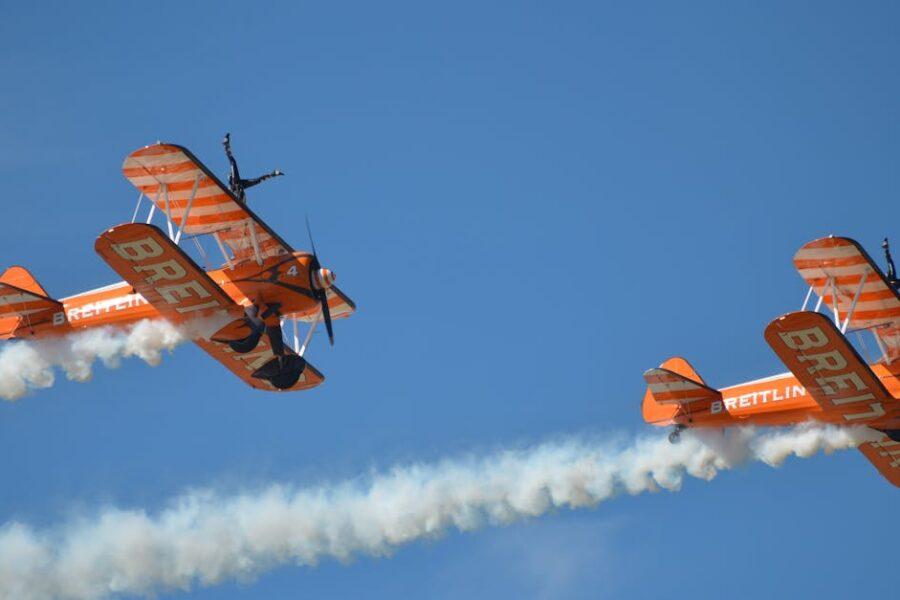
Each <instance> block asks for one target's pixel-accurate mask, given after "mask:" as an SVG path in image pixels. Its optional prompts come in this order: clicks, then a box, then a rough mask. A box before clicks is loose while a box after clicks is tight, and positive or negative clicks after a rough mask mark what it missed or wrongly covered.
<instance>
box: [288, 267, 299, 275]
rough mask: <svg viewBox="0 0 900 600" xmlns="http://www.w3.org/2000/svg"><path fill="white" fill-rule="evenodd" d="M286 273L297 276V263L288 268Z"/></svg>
mask: <svg viewBox="0 0 900 600" xmlns="http://www.w3.org/2000/svg"><path fill="white" fill-rule="evenodd" d="M287 274H288V275H290V276H291V277H296V276H297V265H294V266H292V267H291V268H290V269H288V270H287Z"/></svg>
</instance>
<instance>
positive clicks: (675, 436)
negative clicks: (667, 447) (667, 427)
mask: <svg viewBox="0 0 900 600" xmlns="http://www.w3.org/2000/svg"><path fill="white" fill-rule="evenodd" d="M685 429H687V427H685V426H684V425H676V426H675V429H673V430H672V432H671V433H669V443H670V444H677V443H678V442H680V441H681V432H682V431H684V430H685Z"/></svg>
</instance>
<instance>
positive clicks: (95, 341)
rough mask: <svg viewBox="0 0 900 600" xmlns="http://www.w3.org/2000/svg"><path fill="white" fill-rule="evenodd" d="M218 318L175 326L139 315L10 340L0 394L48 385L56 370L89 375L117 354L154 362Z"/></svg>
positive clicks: (0, 359)
mask: <svg viewBox="0 0 900 600" xmlns="http://www.w3.org/2000/svg"><path fill="white" fill-rule="evenodd" d="M222 324H224V322H223V320H222V319H221V318H215V319H198V320H196V321H192V322H190V323H189V324H187V325H182V326H180V327H176V326H175V325H172V324H171V323H169V322H168V321H164V320H152V321H151V320H144V321H139V322H137V323H135V324H134V325H130V326H128V327H126V328H114V327H101V328H96V329H85V330H82V331H76V332H73V333H70V334H68V335H63V336H58V337H53V338H44V339H38V340H28V341H25V340H14V341H9V342H4V343H3V344H2V347H0V398H3V399H4V400H17V399H19V398H21V397H22V396H24V395H26V394H28V393H29V392H31V391H33V390H35V389H40V388H48V387H51V386H52V385H53V384H54V382H55V381H56V371H57V370H61V371H62V372H63V373H65V375H66V377H67V378H68V379H70V380H72V381H79V382H86V381H90V379H91V376H92V374H93V365H94V363H95V362H96V361H98V360H99V361H100V362H101V363H103V365H104V366H105V367H107V368H110V369H115V368H117V367H118V366H119V365H120V364H121V362H122V359H123V358H129V357H132V356H135V357H138V358H140V359H142V360H143V361H145V362H146V363H147V364H149V365H152V366H156V365H158V364H159V362H160V360H162V353H163V351H169V352H171V351H172V350H173V349H174V348H175V347H176V346H178V345H179V344H181V343H183V342H185V341H188V340H190V339H193V338H194V337H197V336H198V335H209V334H210V333H211V332H212V331H215V330H216V328H218V327H219V326H221V325H222Z"/></svg>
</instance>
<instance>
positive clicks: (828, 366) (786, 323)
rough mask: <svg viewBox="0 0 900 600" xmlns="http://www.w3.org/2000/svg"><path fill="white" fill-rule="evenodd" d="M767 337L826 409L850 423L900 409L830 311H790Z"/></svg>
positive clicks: (772, 326) (788, 365) (878, 416)
mask: <svg viewBox="0 0 900 600" xmlns="http://www.w3.org/2000/svg"><path fill="white" fill-rule="evenodd" d="M765 338H766V341H767V342H768V343H769V345H770V346H771V347H772V349H773V350H774V351H775V354H777V355H778V357H779V358H780V359H781V360H782V362H784V364H785V365H786V366H787V367H788V368H789V369H790V370H791V372H792V373H793V374H794V376H795V377H796V378H797V379H798V380H799V381H800V383H801V384H803V386H804V387H805V388H806V391H808V392H809V394H810V396H812V398H813V399H814V400H815V401H816V402H817V403H818V404H819V406H820V407H821V408H822V410H824V411H826V412H830V413H834V414H836V415H840V416H843V420H844V421H845V422H850V423H852V422H865V421H871V420H874V419H879V418H881V417H884V416H885V415H886V414H887V413H888V411H890V412H891V413H894V412H897V411H900V402H898V401H897V400H895V399H894V398H893V397H892V396H891V394H890V392H888V391H887V389H885V387H884V385H883V384H882V383H881V381H880V380H879V379H878V377H877V376H876V375H875V373H873V372H872V369H870V368H869V365H867V364H866V363H865V362H864V361H863V360H862V358H860V356H859V354H857V353H856V350H855V349H854V348H853V346H851V345H850V343H849V342H848V341H847V339H846V338H845V337H844V336H843V334H841V332H840V331H839V330H838V328H837V327H836V326H835V325H834V323H833V322H832V321H831V319H829V318H828V317H827V316H825V315H823V314H821V313H817V312H810V311H801V312H793V313H788V314H786V315H784V316H783V317H779V318H777V319H775V320H774V321H772V322H771V323H769V326H768V327H766V332H765Z"/></svg>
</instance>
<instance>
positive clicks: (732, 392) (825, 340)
mask: <svg viewBox="0 0 900 600" xmlns="http://www.w3.org/2000/svg"><path fill="white" fill-rule="evenodd" d="M884 248H885V255H886V257H887V260H888V265H889V269H888V276H885V275H884V273H882V272H881V270H880V269H879V268H878V267H877V266H876V265H875V263H874V262H873V261H872V259H871V258H870V257H869V255H868V254H866V252H865V250H863V249H862V247H861V246H860V245H859V244H858V243H857V242H855V241H853V240H851V239H848V238H842V237H827V238H822V239H819V240H815V241H812V242H809V243H808V244H806V245H804V246H803V247H802V248H800V250H798V251H797V253H796V254H795V255H794V265H795V266H796V268H797V270H798V271H799V272H800V276H801V277H803V279H804V280H805V281H806V283H807V284H809V291H808V292H807V294H806V300H804V302H803V307H802V308H801V309H800V310H799V311H798V312H792V313H788V314H786V315H784V316H781V317H778V318H777V319H775V320H774V321H772V322H771V323H769V325H768V327H766V330H765V339H766V341H767V342H768V343H769V345H770V346H771V347H772V349H773V350H774V351H775V354H777V355H778V357H779V358H780V359H781V360H782V362H783V363H784V364H785V366H786V367H787V368H788V369H790V371H789V372H787V373H782V374H780V375H773V376H771V377H766V378H763V379H757V380H755V381H748V382H746V383H741V384H738V385H733V386H729V387H725V388H721V389H714V388H712V387H710V386H708V385H707V384H706V382H704V381H703V379H702V378H701V377H700V375H698V374H697V372H696V371H695V370H694V369H693V367H691V365H690V364H689V363H688V362H687V361H686V360H684V359H683V358H680V357H673V358H670V359H669V360H667V361H665V362H664V363H663V364H662V365H660V367H659V368H657V369H650V370H649V371H647V372H646V373H644V379H645V380H646V382H647V385H648V388H647V392H646V394H644V400H643V404H642V413H643V417H644V420H645V421H646V422H647V423H650V424H652V425H658V426H672V425H674V427H675V428H674V430H673V431H672V433H671V434H670V437H669V439H670V441H672V442H677V441H678V436H679V434H680V432H681V431H682V430H684V429H686V428H688V427H731V426H735V425H738V426H739V425H761V426H779V425H792V424H797V423H801V422H805V421H818V422H822V423H832V424H836V425H865V426H867V427H869V428H871V429H873V430H876V431H877V432H880V439H878V440H877V441H874V442H866V443H864V444H862V445H861V446H860V450H861V451H862V453H863V454H864V455H865V456H866V458H868V459H869V460H870V461H871V462H872V463H873V464H874V465H875V467H876V468H877V469H878V470H879V471H880V472H881V473H882V475H884V476H885V477H886V478H887V479H888V481H890V482H891V483H892V484H894V485H895V486H898V487H900V295H898V293H897V291H898V287H900V281H897V279H896V277H897V276H896V273H895V270H894V267H893V262H892V261H891V259H890V252H889V249H888V247H887V240H885V245H884ZM813 292H815V293H816V294H817V296H818V302H817V303H816V305H815V307H814V309H813V310H806V308H807V306H808V305H809V303H810V300H811V297H812V294H813ZM823 306H824V307H827V310H829V311H830V312H831V313H832V314H831V315H826V314H823V313H821V312H819V311H820V309H822V307H823ZM850 332H853V333H854V334H855V336H856V338H857V340H858V343H859V344H860V346H861V348H862V349H863V351H864V352H866V353H867V354H868V348H867V346H866V344H865V338H864V337H863V334H864V333H866V332H868V333H871V334H872V336H873V337H874V339H875V345H877V348H878V353H879V355H880V356H879V357H878V358H877V360H872V359H871V357H870V360H869V361H868V362H867V361H865V360H863V359H862V358H861V356H860V354H859V352H858V351H857V349H856V348H855V347H854V346H853V345H851V343H850V342H849V340H848V338H847V337H845V336H846V335H848V334H849V333H850ZM876 435H878V434H876Z"/></svg>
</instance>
